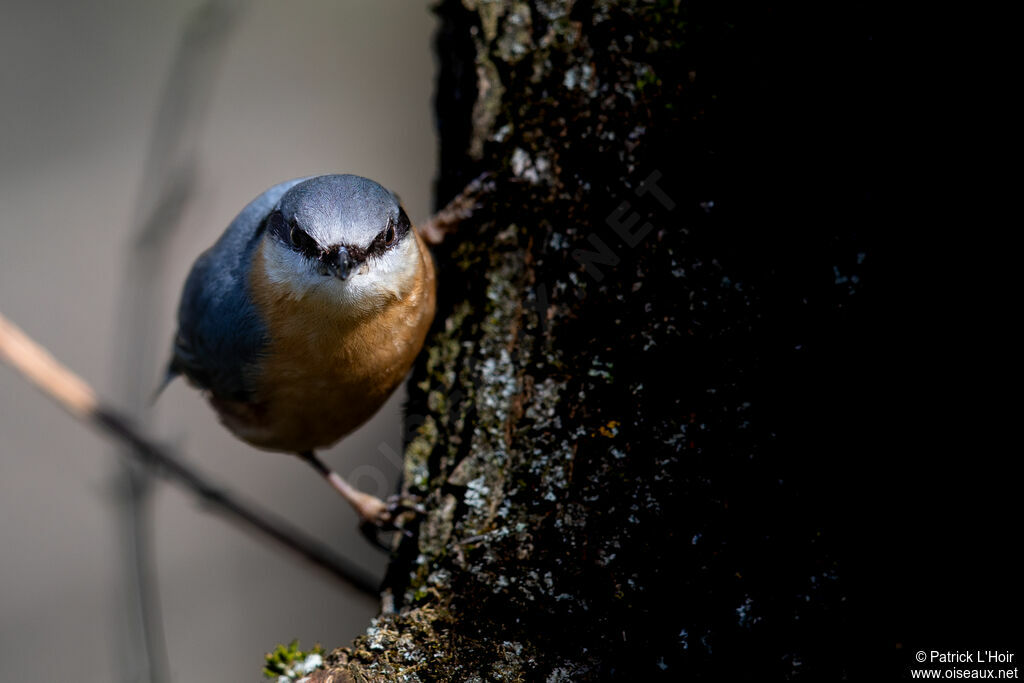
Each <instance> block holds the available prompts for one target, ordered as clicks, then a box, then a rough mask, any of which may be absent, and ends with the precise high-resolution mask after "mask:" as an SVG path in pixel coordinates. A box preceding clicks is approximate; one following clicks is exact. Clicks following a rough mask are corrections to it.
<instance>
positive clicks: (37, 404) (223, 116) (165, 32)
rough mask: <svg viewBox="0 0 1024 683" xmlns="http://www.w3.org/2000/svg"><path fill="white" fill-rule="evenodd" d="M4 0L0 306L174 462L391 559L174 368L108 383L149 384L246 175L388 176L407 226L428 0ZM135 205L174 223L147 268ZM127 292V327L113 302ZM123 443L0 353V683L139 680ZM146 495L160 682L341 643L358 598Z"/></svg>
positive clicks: (323, 488)
mask: <svg viewBox="0 0 1024 683" xmlns="http://www.w3.org/2000/svg"><path fill="white" fill-rule="evenodd" d="M204 7H205V8H206V9H205V10H204V9H203V8H204ZM0 8H2V13H0V15H2V18H0V97H2V100H3V106H2V107H0V216H2V219H0V220H2V223H0V226H2V227H0V230H2V237H3V239H2V241H0V311H2V312H3V313H4V314H5V315H6V316H8V317H9V318H10V319H11V320H12V321H13V322H15V323H16V324H18V325H19V326H20V327H21V328H22V329H24V330H25V331H26V332H27V333H28V334H29V335H31V336H33V337H34V338H35V339H36V340H38V341H39V342H40V343H42V344H43V345H45V346H46V347H47V348H48V349H50V350H51V351H52V352H53V354H54V355H55V356H57V357H58V358H59V359H61V360H62V361H63V362H65V363H66V364H67V365H69V366H70V367H71V368H72V369H74V370H75V371H76V372H78V373H79V374H81V375H82V376H83V377H84V378H85V379H86V380H87V381H88V382H89V383H90V384H92V385H93V387H95V388H96V389H97V391H98V392H99V394H100V395H101V396H103V397H105V398H107V399H108V400H110V401H111V402H112V403H114V404H115V405H117V406H118V407H120V408H124V409H126V410H129V412H132V413H134V414H139V415H141V416H142V418H141V419H144V420H146V421H147V424H148V425H149V427H150V429H151V431H152V432H153V433H155V434H156V435H158V436H159V437H160V439H161V440H163V441H165V442H167V443H171V444H173V445H175V446H176V447H177V448H178V449H179V450H180V452H181V453H183V454H184V455H185V457H186V459H187V460H188V461H189V462H190V463H192V464H194V465H196V466H197V467H199V468H200V469H201V470H202V471H203V472H205V473H207V474H209V475H210V476H212V477H215V478H216V479H217V480H219V481H221V482H226V483H228V484H229V486H230V488H231V489H232V490H234V491H236V492H237V493H239V494H240V495H241V496H243V497H244V498H245V499H246V500H249V501H253V502H256V503H259V504H261V505H263V506H264V507H268V508H271V509H272V510H274V511H275V512H276V513H277V514H278V515H280V516H282V517H284V518H286V519H288V520H289V521H291V522H293V523H294V524H296V525H298V526H300V527H302V528H303V529H304V530H306V531H307V532H308V533H309V534H311V535H313V536H315V537H317V538H318V539H320V540H322V541H323V542H325V543H326V544H328V545H330V546H331V547H332V548H334V549H335V550H337V551H338V552H341V553H344V554H346V555H347V556H349V557H350V558H351V559H352V560H353V561H354V562H356V563H357V564H358V565H359V566H360V567H361V568H363V569H364V570H365V571H366V572H369V573H371V574H373V575H375V576H378V577H379V576H382V573H383V570H384V567H385V564H386V560H387V557H386V556H385V555H384V554H383V553H382V552H380V551H378V550H376V549H374V548H371V547H370V546H369V545H368V543H367V542H366V541H365V540H363V539H362V538H361V537H360V536H359V535H358V533H357V532H356V518H355V515H354V513H353V512H352V511H351V510H350V509H349V508H348V506H347V505H346V504H345V503H344V502H343V501H342V500H341V499H340V498H339V497H338V496H337V495H336V494H335V493H333V492H332V491H331V490H330V489H329V488H328V486H327V485H326V484H325V483H323V482H322V481H321V480H320V479H319V478H318V477H317V476H316V475H315V474H314V473H313V472H312V471H311V470H310V469H309V468H308V467H306V466H304V465H302V464H301V463H299V462H298V461H296V460H295V459H293V458H290V457H288V456H285V455H280V454H273V453H264V452H261V451H257V450H254V449H252V448H250V447H248V446H246V445H245V444H243V443H241V442H239V441H237V440H236V439H235V438H234V437H232V436H231V435H230V434H229V433H228V432H227V431H225V430H224V429H223V428H222V427H221V426H220V425H219V424H218V423H217V421H216V418H215V416H214V414H213V412H212V410H211V409H210V408H209V407H208V406H207V405H206V404H205V402H204V400H203V399H202V398H201V397H200V395H199V394H198V393H197V392H196V391H194V390H193V389H191V388H190V387H188V386H186V385H185V384H184V383H183V382H181V381H178V382H176V383H174V384H172V385H171V386H170V387H169V388H168V389H167V391H166V392H165V393H164V395H163V396H162V397H161V399H160V401H159V402H158V403H157V405H156V406H155V407H154V408H153V409H151V410H146V409H140V408H139V405H138V404H139V403H141V402H140V401H138V400H137V398H132V399H129V398H126V397H130V396H137V394H138V392H139V391H141V389H140V388H139V387H148V388H150V389H152V388H153V387H155V386H156V385H157V383H158V381H159V379H160V376H161V374H162V370H163V366H164V363H165V361H166V354H167V353H168V351H169V345H170V341H171V337H172V334H173V331H174V325H175V309H176V305H177V299H178V296H179V294H180V291H181V286H182V284H183V282H184V280H185V277H186V275H187V273H188V269H189V268H190V266H191V264H192V262H193V261H194V259H195V258H196V257H197V256H198V255H199V254H200V253H201V252H202V251H203V250H204V249H206V248H207V247H208V246H210V245H211V244H212V243H213V241H214V240H215V239H216V238H217V237H218V235H219V234H220V233H221V232H222V231H223V229H224V228H225V227H226V226H227V224H228V223H229V221H230V220H231V219H232V218H233V217H234V215H235V214H236V213H237V212H238V211H239V210H240V209H241V208H242V207H243V206H244V205H245V204H246V203H247V202H249V201H250V200H251V199H252V198H254V197H255V196H256V195H258V194H259V193H261V192H262V191H263V190H265V189H266V188H268V187H270V186H271V185H273V184H275V183H277V182H279V181H281V180H285V179H287V178H292V177H297V176H304V175H313V174H319V173H326V172H352V173H357V174H360V175H365V176H368V177H370V178H373V179H374V180H377V181H378V182H380V183H381V184H383V185H385V186H386V187H388V188H390V189H392V190H393V191H395V192H397V193H398V194H400V195H401V197H402V199H403V202H404V204H405V206H406V208H407V210H408V211H409V214H410V216H411V217H412V218H413V220H414V221H415V220H417V219H420V220H421V219H422V218H424V217H426V216H427V215H428V214H429V210H430V208H431V190H432V181H433V178H434V172H435V167H436V139H435V136H434V128H433V113H432V107H431V99H432V95H433V84H434V69H435V60H434V56H433V52H432V39H433V33H434V30H435V20H434V17H433V16H432V14H431V13H430V10H429V7H428V3H427V2H407V1H402V2H399V0H392V1H389V2H371V1H369V0H367V1H362V2H344V3H338V2H334V1H333V0H303V1H302V2H294V3H282V2H271V1H269V0H263V1H259V2H253V3H251V4H239V3H236V4H233V5H225V6H224V8H226V9H224V8H222V11H220V12H210V11H209V7H208V4H207V3H204V2H201V1H200V0H176V1H174V2H162V3H136V2H129V1H127V0H104V2H98V1H97V0H83V1H82V2H77V3H36V2H29V1H28V0H0ZM189 26H191V27H192V29H191V30H192V33H191V34H189V35H191V37H190V38H188V40H189V41H191V42H186V45H190V47H188V48H187V49H185V50H184V51H182V50H181V45H182V40H183V35H186V34H187V29H188V27H189ZM182 55H184V57H182ZM183 60H184V61H183ZM172 74H176V75H175V76H173V77H172ZM161 131H162V132H161ZM154 139H155V140H156V141H155V142H154ZM182 170H184V176H183V177H184V180H183V183H178V184H175V183H174V182H171V181H172V180H174V179H175V178H177V179H178V180H181V178H180V177H177V176H175V173H176V172H178V171H182ZM168 179H171V180H168ZM168 187H171V188H172V189H175V191H174V192H170V193H168V192H164V191H163V190H166V189H167V188H168ZM161 188H163V190H161ZM168 197H170V200H169V201H170V204H172V205H173V206H170V208H168V209H167V210H165V211H164V212H163V213H162V214H161V213H160V212H156V213H154V209H153V207H154V206H156V205H159V204H160V202H161V200H166V199H167V198H168ZM156 214H159V215H162V216H164V218H166V219H167V220H165V221H164V222H165V223H166V224H167V225H169V226H170V227H171V228H172V229H173V233H170V237H169V239H168V240H167V242H166V244H163V245H160V247H159V250H158V253H156V254H155V255H154V256H152V259H153V261H152V262H150V261H146V260H145V259H141V258H140V257H139V253H138V251H137V249H135V248H134V247H133V244H134V242H135V239H136V238H135V236H137V235H138V234H139V232H140V229H141V224H143V223H145V222H146V220H147V217H149V216H152V215H156ZM132 263H134V264H136V266H141V267H136V268H129V267H128V265H129V264H132ZM133 271H134V273H133ZM132 278H134V280H132ZM139 278H141V279H142V280H141V283H140V280H139ZM132 282H133V283H134V284H129V283H132ZM145 285H148V286H150V287H152V291H153V294H154V299H153V301H152V302H149V303H144V304H143V305H142V307H143V311H142V314H143V316H142V317H143V319H144V323H143V324H144V325H148V327H145V329H144V333H142V334H140V333H138V330H137V328H135V327H132V326H131V325H130V324H129V323H130V322H131V320H132V317H131V316H130V315H126V312H125V310H122V309H124V307H125V302H126V301H131V297H128V296H126V293H127V292H126V291H125V290H126V289H128V290H136V289H141V290H144V289H145ZM145 321H149V322H145ZM133 368H139V369H137V370H133ZM126 373H130V374H131V375H132V376H131V377H125V374H126ZM133 386H134V387H135V389H132V388H131V387H133ZM133 391H134V392H135V393H134V394H133ZM129 401H130V402H132V403H135V404H136V405H134V406H126V405H122V402H129ZM401 401H402V396H395V397H393V398H392V400H391V401H390V402H389V403H388V405H387V406H386V407H385V409H384V410H383V411H382V412H381V414H379V415H378V416H377V417H376V418H375V419H374V420H373V421H372V422H371V423H369V424H368V425H366V426H365V427H363V428H362V429H361V430H359V431H358V432H357V433H356V434H354V435H352V436H351V437H349V438H348V439H346V440H345V441H344V442H343V443H342V444H340V445H339V446H337V447H335V448H334V449H332V450H331V451H328V452H326V453H325V454H324V456H325V459H326V460H327V461H328V462H329V463H330V464H331V465H333V466H334V467H335V468H337V470H338V471H339V472H340V473H341V474H343V475H350V476H353V477H354V483H355V484H356V485H357V486H359V487H360V488H362V489H364V490H366V491H368V492H371V493H376V494H378V495H386V494H388V493H389V492H390V490H391V488H392V487H393V486H394V482H395V481H396V480H397V477H398V474H399V472H398V469H397V466H396V465H395V464H394V463H395V460H394V458H393V457H392V458H389V457H387V454H389V453H391V454H394V453H398V452H400V450H401V426H400V421H399V420H400V413H401ZM118 457H119V456H118V453H117V451H116V450H115V448H114V447H113V446H112V444H111V443H110V442H109V441H107V440H105V439H104V438H101V437H99V436H98V435H96V434H95V433H94V432H92V431H90V430H89V429H87V428H85V427H83V426H82V425H80V424H79V423H77V422H75V421H74V420H72V419H71V418H69V417H68V416H67V415H65V414H64V413H63V412H62V411H61V410H60V409H59V408H57V407H56V406H55V405H54V404H53V403H51V402H50V400H49V399H47V398H45V397H43V396H42V395H41V394H39V393H38V392H37V391H36V390H35V389H33V388H31V387H30V386H29V385H28V384H27V383H26V382H25V381H24V380H22V379H21V378H20V377H19V376H17V375H16V374H15V373H14V371H12V370H11V369H10V368H8V367H7V366H5V365H0V681H29V680H31V681H35V680H39V681H43V680H47V681H56V680H75V681H142V680H148V677H147V676H148V675H147V673H146V671H147V668H148V666H149V665H148V662H147V658H146V656H145V648H143V646H142V643H143V640H142V638H141V636H140V632H139V623H140V620H139V617H138V614H137V609H136V608H135V606H134V603H133V600H132V598H131V596H132V594H133V588H132V585H131V574H130V572H127V571H126V562H125V555H126V545H125V537H126V533H125V529H126V522H125V520H124V518H123V511H124V505H123V503H122V501H123V499H124V493H123V488H124V487H123V481H124V472H123V468H122V467H121V466H120V465H119V464H118ZM150 496H151V499H150V507H151V515H150V516H151V520H152V523H151V524H150V525H149V526H148V528H147V529H146V538H147V539H148V540H149V542H150V543H151V544H152V546H153V556H154V563H155V578H156V580H157V586H158V593H157V596H158V598H159V603H160V604H161V605H162V619H161V622H162V630H163V635H162V637H160V634H159V633H157V634H156V635H157V639H158V640H163V641H164V643H165V648H166V659H167V662H168V663H167V670H168V671H169V679H170V680H173V681H189V682H192V681H255V680H259V679H260V674H259V671H260V668H261V665H262V655H263V653H264V652H266V651H268V650H271V649H273V647H274V646H275V645H276V644H277V643H281V642H285V643H286V642H288V641H289V640H291V639H293V638H299V639H300V640H301V642H302V645H303V646H304V647H307V646H310V645H312V644H313V643H314V642H316V641H319V642H322V643H323V644H324V645H325V646H328V647H331V646H334V645H337V644H343V643H345V642H347V641H348V640H350V639H351V638H352V637H354V636H355V635H357V634H358V633H361V632H362V631H363V630H364V629H365V627H366V626H367V625H368V623H369V620H370V618H371V617H372V616H373V615H374V614H376V612H377V604H376V601H375V600H374V599H372V598H370V597H368V596H366V595H363V594H360V593H359V592H357V591H355V590H352V589H349V588H346V587H345V586H344V585H342V584H340V583H338V582H337V581H334V580H332V579H331V578H329V577H328V576H326V575H325V574H323V573H321V572H320V571H318V570H315V569H312V568H310V567H309V566H308V565H306V564H304V563H302V562H300V561H298V560H296V559H295V558H293V557H292V556H290V555H287V554H284V553H283V552H282V551H279V550H278V549H277V548H276V547H273V546H270V545H268V544H267V543H266V542H264V541H263V540H262V539H260V538H256V537H254V536H251V535H249V534H247V533H245V532H242V531H241V530H239V528H237V527H235V526H233V525H231V524H229V523H228V522H226V521H224V519H222V518H221V517H219V516H216V515H211V514H209V513H208V512H204V511H203V510H202V509H200V508H199V506H198V505H197V504H196V503H195V500H194V498H193V497H192V496H190V495H187V494H185V493H183V492H182V491H180V490H179V489H177V488H173V487H171V486H169V485H166V484H164V483H161V482H157V484H156V485H155V486H154V487H153V489H152V491H151V494H150ZM157 655H158V658H159V653H157ZM157 668H158V669H159V668H160V667H159V666H158V667H157Z"/></svg>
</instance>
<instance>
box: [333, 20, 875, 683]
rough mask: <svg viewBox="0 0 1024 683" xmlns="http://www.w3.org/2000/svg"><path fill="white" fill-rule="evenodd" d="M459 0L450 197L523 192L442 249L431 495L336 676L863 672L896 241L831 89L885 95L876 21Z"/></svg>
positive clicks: (448, 73)
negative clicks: (856, 592)
mask: <svg viewBox="0 0 1024 683" xmlns="http://www.w3.org/2000/svg"><path fill="white" fill-rule="evenodd" d="M438 13H439V15H440V17H441V19H442V29H441V31H440V34H439V38H438V48H439V52H440V55H441V75H440V80H439V88H438V95H437V98H438V99H437V104H438V120H439V125H440V129H441V135H442V138H441V140H442V154H441V159H442V162H441V163H442V168H441V176H440V180H439V183H438V199H439V201H440V202H441V203H443V202H444V201H446V200H447V199H448V198H450V197H451V196H452V195H454V194H455V193H456V192H457V191H458V189H459V188H461V187H462V186H464V185H465V184H466V182H468V181H469V180H470V179H472V178H473V177H475V176H476V175H477V174H478V173H480V172H481V171H490V172H492V173H494V174H495V179H494V182H495V185H496V191H495V192H494V193H493V194H492V195H489V196H487V197H485V198H484V199H483V200H482V201H481V205H480V207H479V208H478V210H477V211H476V212H475V214H474V215H473V216H472V217H471V218H470V219H469V220H468V221H466V222H465V223H464V224H463V225H462V226H461V227H460V229H459V231H458V232H457V233H456V234H455V235H451V236H449V238H448V240H447V241H446V243H445V244H443V245H441V246H440V247H439V248H438V249H437V251H436V254H435V255H436V259H437V263H438V266H439V270H440V292H439V308H438V315H437V320H436V322H435V325H434V329H433V331H432V334H431V335H430V337H429V338H428V342H427V348H426V349H425V350H424V352H423V354H422V357H421V359H420V361H419V363H418V364H417V366H416V369H415V371H414V376H413V377H412V379H411V380H410V384H409V388H410V399H409V404H408V421H407V425H408V428H409V434H408V435H409V439H408V445H407V448H406V452H405V473H404V488H405V492H406V493H408V494H414V495H418V496H422V497H423V500H424V504H425V507H426V514H425V515H423V516H422V517H421V518H420V520H419V521H418V522H416V523H415V526H414V527H413V528H412V531H413V535H412V536H411V537H407V538H405V539H403V540H402V541H401V543H400V545H399V546H398V547H397V550H396V552H395V554H394V557H393V561H392V563H391V566H390V569H389V573H388V576H387V579H386V591H387V595H388V600H386V601H385V604H386V609H385V610H384V611H383V612H382V614H381V615H380V616H379V617H378V618H377V619H376V620H375V621H374V623H373V624H372V625H371V627H370V628H369V629H368V630H367V633H366V634H365V635H364V636H361V637H360V638H358V639H357V640H356V641H355V642H354V643H353V644H352V645H351V646H350V647H346V648H339V649H336V650H335V651H334V652H333V653H332V654H331V655H329V656H328V658H327V666H326V667H325V668H324V669H323V670H321V671H319V672H317V673H316V674H315V676H314V678H313V680H316V681H326V680H333V681H335V682H338V681H343V680H354V681H445V680H480V681H482V680H524V681H525V680H547V681H570V680H571V681H584V680H608V679H621V680H650V679H659V678H664V679H671V680H679V679H681V678H683V677H696V678H701V677H704V678H715V679H730V678H731V679H747V678H756V679H758V680H764V679H781V678H789V677H796V676H799V675H802V674H803V675H808V676H811V677H814V678H822V679H829V680H839V679H840V678H841V677H844V676H848V675H850V672H851V671H852V670H853V669H854V668H855V664H856V663H855V661H854V657H853V654H852V653H853V650H854V645H853V642H854V640H855V636H856V635H857V634H855V633H854V632H853V629H852V624H853V623H854V619H853V617H854V616H855V615H854V612H853V610H854V609H855V608H854V607H853V606H852V605H851V602H852V601H851V600H849V599H848V598H850V597H851V596H852V595H853V594H852V593H851V590H850V586H851V580H850V578H849V576H850V572H851V571H856V559H857V558H856V557H853V556H851V555H852V552H853V551H852V548H854V547H855V546H854V545H853V544H852V540H853V536H854V535H855V534H854V530H855V524H854V523H853V522H852V517H851V513H850V510H851V509H856V508H853V507H851V504H852V503H853V502H854V497H853V493H852V489H853V488H854V486H853V484H852V482H851V481H850V479H849V471H850V469H851V467H852V466H853V465H854V463H856V462H857V461H858V459H859V458H860V457H861V455H862V454H863V451H862V448H863V447H864V445H865V444H864V438H865V437H863V436H862V435H859V434H858V433H857V432H856V430H852V429H851V427H852V426H853V424H854V416H855V415H856V414H857V413H858V411H862V410H863V407H864V400H865V396H866V395H867V392H868V391H869V384H870V382H871V380H870V373H867V372H866V368H867V367H868V365H869V357H868V355H867V354H866V352H865V351H864V349H866V348H867V344H868V343H869V342H870V341H871V340H870V339H869V336H870V328H869V327H867V326H866V325H865V320H866V316H867V315H868V313H869V312H870V311H871V301H872V297H873V296H875V293H874V290H873V289H872V287H873V279H872V277H871V268H872V258H873V256H874V254H873V251H872V245H871V244H870V242H871V235H870V234H869V233H868V232H867V231H866V230H865V229H864V226H865V225H866V224H867V218H868V217H869V214H870V211H871V203H870V191H871V181H870V179H869V178H868V177H867V176H866V175H865V174H864V173H863V172H862V165H861V164H860V163H859V162H858V159H862V158H863V155H865V154H868V151H867V150H868V148H869V146H868V144H867V142H868V136H869V132H868V126H866V125H865V126H862V127H861V128H859V129H858V128H852V129H849V130H843V131H841V132H842V135H835V131H832V130H831V126H832V125H834V124H837V123H838V119H837V118H836V117H834V116H830V115H829V112H834V111H836V109H835V107H845V109H843V112H844V114H843V116H842V117H841V119H842V121H844V122H848V121H850V120H854V119H856V118H857V117H858V116H861V115H864V116H865V117H866V114H864V112H865V111H866V110H867V107H868V105H867V104H866V101H865V100H864V99H859V98H863V95H864V92H865V88H866V86H865V77H863V76H857V75H856V71H855V69H853V68H850V67H851V65H852V64H855V63H856V62H858V60H864V59H866V57H865V55H867V54H868V52H867V50H868V45H869V43H868V42H867V39H866V35H867V30H866V28H865V26H864V19H863V17H860V16H856V13H854V14H853V15H851V16H849V17H844V21H843V22H841V23H840V22H830V21H829V20H827V19H826V18H824V17H812V18H811V19H808V18H807V17H806V16H803V15H798V13H797V11H796V10H791V9H787V8H785V7H783V8H779V7H776V6H774V5H773V6H771V7H768V6H762V5H761V4H755V5H753V6H750V7H747V6H741V5H728V4H722V3H702V2H678V1H677V2H671V1H664V0H658V1H655V2H641V1H638V0H637V1H632V2H629V1H624V2H601V1H598V0H594V1H592V2H584V1H582V0H579V1H576V2H573V1H572V0H561V1H558V0H550V1H548V0H533V1H532V2H508V3H498V2H485V1H484V0H462V1H461V2H458V1H455V0H446V1H445V2H442V3H441V5H440V6H439V8H438ZM818 19H821V20H822V22H823V23H822V25H821V26H818V25H815V26H814V30H815V31H817V33H813V34H811V33H808V32H807V29H808V28H809V27H810V26H811V24H814V23H815V22H816V21H817V20H818ZM837 55H843V57H842V59H841V60H839V61H837V60H836V59H835V57H836V56H837ZM836 83H840V84H841V86H842V87H841V88H840V87H833V84H836ZM863 120H864V121H867V118H864V119H863ZM819 136H822V137H820V138H819ZM826 140H827V144H824V141H826ZM819 141H822V143H823V144H821V145H819ZM835 158H840V159H850V163H849V164H846V165H844V164H836V163H834V162H832V161H830V159H835Z"/></svg>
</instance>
